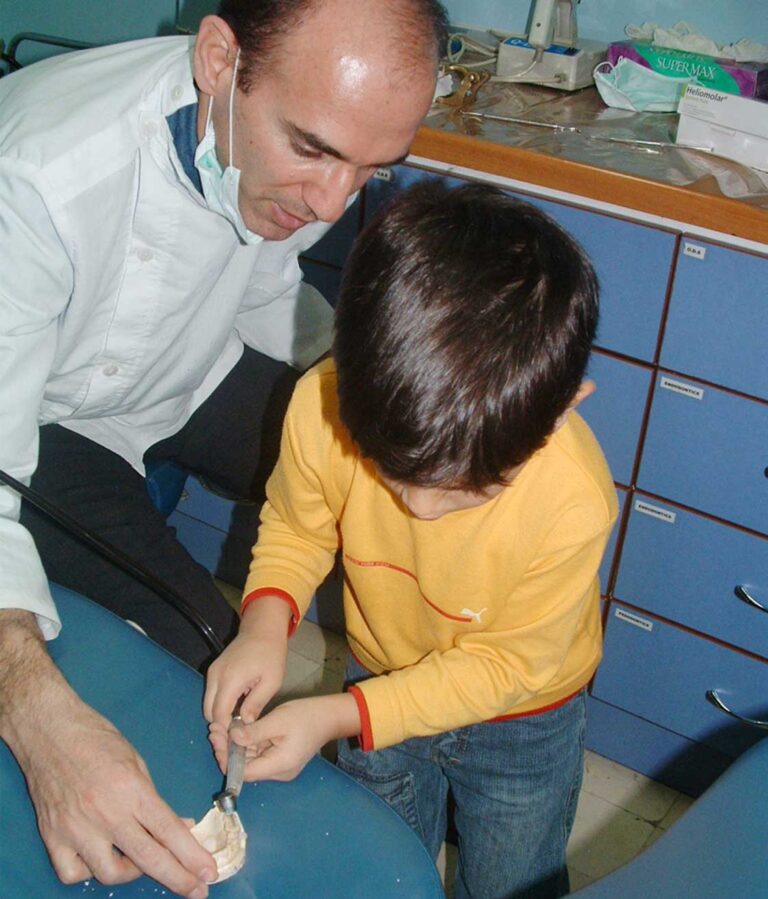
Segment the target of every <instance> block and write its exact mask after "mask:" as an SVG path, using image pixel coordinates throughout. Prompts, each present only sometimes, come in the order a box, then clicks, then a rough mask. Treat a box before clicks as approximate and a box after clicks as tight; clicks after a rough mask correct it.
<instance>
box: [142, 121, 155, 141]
mask: <svg viewBox="0 0 768 899" xmlns="http://www.w3.org/2000/svg"><path fill="white" fill-rule="evenodd" d="M142 130H143V132H144V137H146V138H147V139H150V138H153V137H154V136H155V135H156V134H157V123H156V122H147V123H146V125H144V128H143V129H142Z"/></svg>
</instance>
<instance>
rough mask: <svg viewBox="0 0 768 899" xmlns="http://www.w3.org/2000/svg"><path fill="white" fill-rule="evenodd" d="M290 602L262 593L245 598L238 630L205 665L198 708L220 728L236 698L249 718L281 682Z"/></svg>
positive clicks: (254, 716)
mask: <svg viewBox="0 0 768 899" xmlns="http://www.w3.org/2000/svg"><path fill="white" fill-rule="evenodd" d="M290 619H291V607H290V606H289V605H288V604H287V603H286V602H285V601H284V600H282V599H280V598H279V597H273V596H264V597H261V598H260V599H257V600H256V601H255V602H253V603H251V605H250V606H248V608H247V609H246V610H245V614H244V615H243V620H242V621H241V622H240V632H239V633H238V636H237V637H236V638H235V639H234V640H233V641H232V643H230V644H229V646H228V647H227V648H226V649H225V650H224V652H223V653H222V654H221V655H220V656H219V657H218V658H217V659H216V661H215V662H214V663H213V664H212V665H211V666H210V668H209V669H208V674H207V676H206V686H205V699H204V700H203V713H204V715H205V717H206V719H207V720H208V721H210V722H217V723H218V724H220V725H221V726H222V727H223V728H224V729H226V728H227V727H228V726H229V722H230V718H231V716H232V710H233V709H234V707H235V703H236V702H237V700H238V699H239V698H240V697H241V696H242V695H243V693H245V694H247V695H246V697H245V699H244V700H243V704H242V706H241V708H240V716H241V718H242V719H243V721H244V722H245V723H246V724H250V723H251V722H252V721H255V720H256V719H257V718H258V717H259V715H260V714H261V712H262V709H263V708H264V706H265V705H266V704H267V703H268V702H269V701H270V699H272V697H273V696H274V695H275V693H277V691H278V690H279V689H280V687H281V686H282V684H283V678H284V677H285V661H286V657H287V655H288V626H289V624H290Z"/></svg>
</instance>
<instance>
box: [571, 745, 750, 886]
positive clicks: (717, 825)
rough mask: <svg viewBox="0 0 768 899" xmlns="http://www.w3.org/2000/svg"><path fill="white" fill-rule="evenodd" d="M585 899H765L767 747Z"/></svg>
mask: <svg viewBox="0 0 768 899" xmlns="http://www.w3.org/2000/svg"><path fill="white" fill-rule="evenodd" d="M574 895H575V896H577V897H578V899H649V897H653V899H683V897H690V899H765V897H766V896H768V739H763V740H761V741H760V742H759V743H756V744H755V745H754V746H752V747H751V748H750V749H748V750H747V751H746V752H745V753H744V754H743V755H742V756H740V757H739V758H738V759H736V761H735V762H734V763H733V764H732V765H731V766H730V768H728V769H727V770H726V771H725V772H724V773H723V774H721V775H720V777H719V778H718V780H716V781H715V783H714V784H712V786H711V787H710V788H709V789H708V790H707V791H706V792H705V793H703V794H702V795H701V796H700V797H699V798H698V799H697V800H696V801H695V802H694V803H693V805H692V806H691V807H690V809H688V811H687V812H686V813H685V814H684V815H683V816H682V818H680V820H679V821H677V822H676V823H675V824H674V825H673V826H672V827H671V828H670V829H669V830H668V831H667V833H665V834H664V835H663V836H661V837H660V838H659V839H658V840H657V841H656V842H655V843H654V844H653V845H651V846H650V847H649V848H648V849H646V850H645V851H644V852H642V853H641V854H640V855H639V856H638V857H637V858H635V859H633V860H632V861H631V862H629V863H628V864H626V865H624V866H623V867H621V868H619V869H618V870H617V871H614V872H613V873H612V874H609V875H608V876H607V877H604V878H603V879H602V880H599V881H597V882H596V883H593V884H591V885H590V886H588V887H585V888H584V889H583V890H578V891H577V892H576V893H574Z"/></svg>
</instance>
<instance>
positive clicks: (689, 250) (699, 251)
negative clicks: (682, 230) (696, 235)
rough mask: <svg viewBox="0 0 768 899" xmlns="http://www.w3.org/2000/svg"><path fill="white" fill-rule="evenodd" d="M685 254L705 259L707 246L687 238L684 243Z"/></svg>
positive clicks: (692, 257) (693, 257)
mask: <svg viewBox="0 0 768 899" xmlns="http://www.w3.org/2000/svg"><path fill="white" fill-rule="evenodd" d="M683 255H684V256H690V257H691V259H703V258H704V257H705V256H706V255H707V248H706V247H702V246H701V244H698V243H690V242H689V241H687V240H686V241H685V243H684V244H683Z"/></svg>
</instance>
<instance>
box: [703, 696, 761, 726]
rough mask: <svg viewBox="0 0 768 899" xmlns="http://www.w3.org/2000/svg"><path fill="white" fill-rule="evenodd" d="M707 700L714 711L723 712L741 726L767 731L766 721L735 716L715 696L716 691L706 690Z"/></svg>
mask: <svg viewBox="0 0 768 899" xmlns="http://www.w3.org/2000/svg"><path fill="white" fill-rule="evenodd" d="M707 699H708V700H709V701H710V702H711V703H712V705H713V706H714V707H715V708H716V709H720V711H721V712H725V714H726V715H730V716H731V718H735V719H736V720H737V721H741V722H742V723H743V724H751V725H752V727H759V728H761V729H762V730H768V721H758V720H757V718H745V717H744V716H743V715H737V714H736V712H734V711H732V710H731V709H729V708H728V706H727V705H726V704H725V703H724V702H723V700H722V699H720V697H719V696H718V695H717V690H707Z"/></svg>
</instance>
